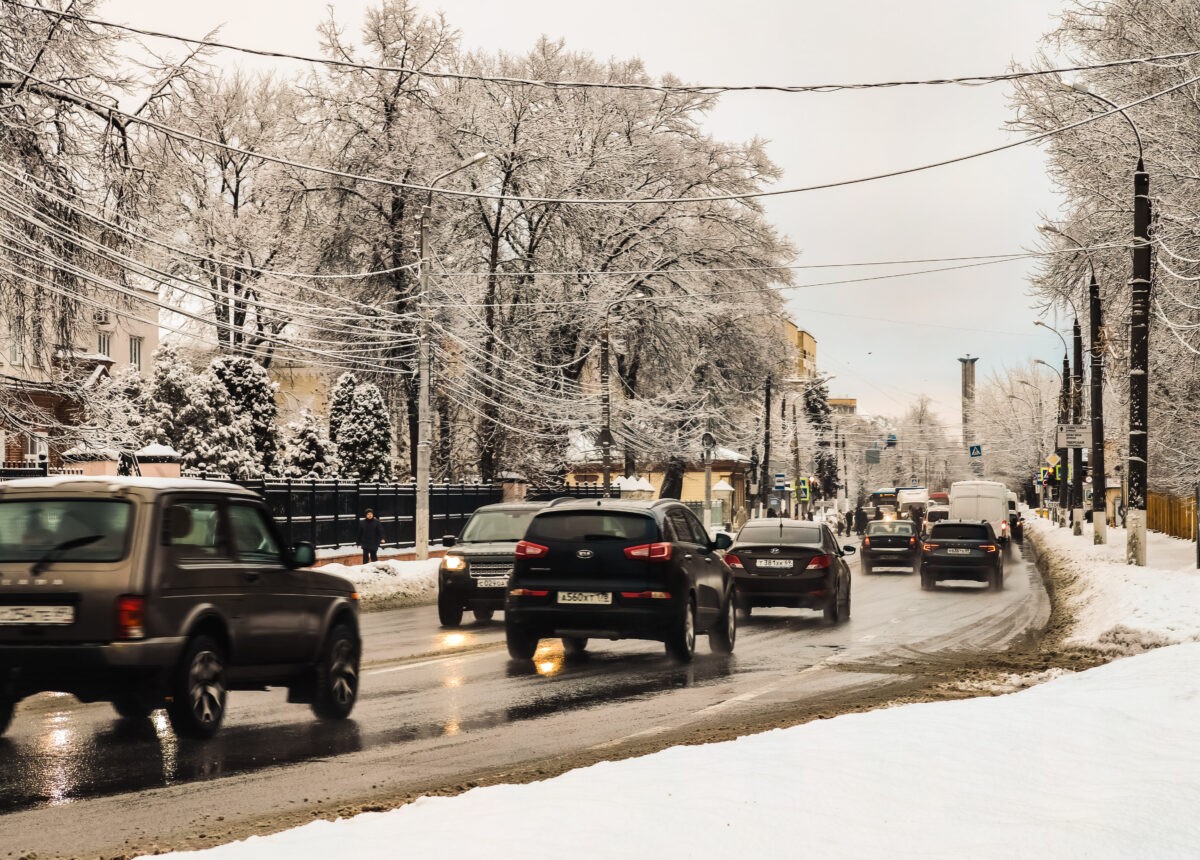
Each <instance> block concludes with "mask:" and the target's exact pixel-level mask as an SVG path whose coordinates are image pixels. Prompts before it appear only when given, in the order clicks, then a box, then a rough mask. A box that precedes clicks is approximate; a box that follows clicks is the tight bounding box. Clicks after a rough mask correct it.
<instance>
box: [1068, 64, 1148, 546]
mask: <svg viewBox="0 0 1200 860" xmlns="http://www.w3.org/2000/svg"><path fill="white" fill-rule="evenodd" d="M1071 89H1072V90H1073V91H1074V92H1077V93H1082V94H1083V95H1087V96H1091V97H1092V98H1094V99H1096V100H1097V101H1099V102H1102V103H1104V104H1105V105H1107V106H1108V107H1109V108H1111V109H1112V110H1115V111H1117V112H1118V113H1119V114H1121V116H1122V117H1124V118H1125V121H1126V122H1127V123H1129V127H1130V128H1131V129H1132V130H1133V136H1134V138H1135V139H1136V140H1137V146H1138V160H1137V167H1136V168H1135V169H1134V172H1133V273H1132V276H1131V277H1130V279H1129V288H1130V306H1129V322H1130V325H1129V467H1128V469H1127V474H1128V476H1129V477H1128V481H1129V502H1128V507H1127V508H1126V515H1125V516H1126V532H1125V535H1126V542H1125V561H1126V563H1128V564H1135V565H1138V566H1140V567H1144V566H1145V564H1146V490H1147V486H1146V463H1147V459H1148V456H1149V448H1148V433H1149V429H1150V428H1149V427H1148V426H1147V425H1148V420H1149V407H1150V402H1149V401H1150V386H1149V376H1150V289H1151V286H1152V284H1151V259H1150V253H1151V248H1150V174H1149V173H1148V172H1146V159H1145V150H1144V149H1143V147H1142V135H1141V132H1139V131H1138V127H1137V124H1136V123H1135V122H1134V121H1133V120H1132V119H1130V117H1129V114H1127V113H1126V112H1125V111H1124V110H1122V109H1121V108H1120V107H1119V106H1118V105H1117V104H1115V103H1113V102H1111V101H1109V100H1108V99H1106V98H1105V97H1104V96H1101V95H1097V94H1096V93H1094V92H1092V91H1091V90H1089V89H1087V88H1086V87H1084V86H1081V85H1079V84H1074V85H1071Z"/></svg>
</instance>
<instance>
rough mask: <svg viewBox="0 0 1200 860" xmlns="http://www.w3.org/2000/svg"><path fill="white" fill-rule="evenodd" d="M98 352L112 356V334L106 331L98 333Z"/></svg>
mask: <svg viewBox="0 0 1200 860" xmlns="http://www.w3.org/2000/svg"><path fill="white" fill-rule="evenodd" d="M96 352H98V353H100V354H101V355H107V356H109V357H110V358H111V357H112V335H111V334H109V333H108V332H106V331H102V332H97V333H96Z"/></svg>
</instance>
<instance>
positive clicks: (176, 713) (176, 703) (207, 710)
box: [167, 636, 227, 739]
mask: <svg viewBox="0 0 1200 860" xmlns="http://www.w3.org/2000/svg"><path fill="white" fill-rule="evenodd" d="M226 692H227V687H226V685H225V653H224V650H223V649H222V648H221V645H220V644H219V643H218V642H217V640H215V639H213V638H212V637H211V636H197V637H196V638H195V639H193V640H192V641H191V643H190V644H189V645H188V647H187V650H186V651H184V653H183V660H182V661H181V662H180V664H179V668H178V669H176V670H175V678H174V681H173V683H172V684H171V693H172V695H171V701H170V702H168V703H167V716H168V717H170V718H171V727H172V728H174V729H175V734H177V735H179V736H181V737H187V738H201V739H204V738H211V737H212V736H213V735H215V734H216V733H217V729H219V728H221V720H222V719H224V717H225V695H226Z"/></svg>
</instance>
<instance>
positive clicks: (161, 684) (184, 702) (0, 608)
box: [0, 477, 362, 738]
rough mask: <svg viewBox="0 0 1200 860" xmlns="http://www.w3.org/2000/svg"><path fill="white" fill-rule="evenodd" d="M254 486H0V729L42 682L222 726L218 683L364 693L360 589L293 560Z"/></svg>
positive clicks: (338, 700)
mask: <svg viewBox="0 0 1200 860" xmlns="http://www.w3.org/2000/svg"><path fill="white" fill-rule="evenodd" d="M313 561H314V553H313V548H312V546H311V545H309V544H297V545H296V546H294V547H291V548H286V547H284V545H283V542H282V540H281V539H280V535H279V532H278V530H277V529H276V526H275V523H274V521H272V519H271V517H270V516H269V515H268V513H267V510H266V508H265V507H264V506H263V503H262V500H261V499H260V498H259V497H258V496H257V495H256V494H254V493H252V492H250V491H249V490H246V489H243V488H242V487H238V486H235V485H233V484H223V483H216V482H211V481H189V480H183V479H151V478H74V477H71V478H39V479H32V480H23V481H10V482H7V483H3V484H0V731H3V730H4V729H5V728H7V727H8V724H9V721H10V720H11V719H12V714H13V709H14V706H15V705H16V703H17V702H19V701H21V699H23V698H25V697H27V696H31V695H34V694H35V693H41V692H45V691H55V692H63V693H71V694H73V695H75V696H76V697H77V698H79V699H80V700H81V701H84V702H94V701H108V702H111V703H112V704H113V706H114V707H115V708H116V711H117V713H118V714H120V715H121V716H122V717H126V718H130V719H139V718H145V717H146V716H148V715H149V714H150V712H151V711H153V710H154V709H156V708H159V707H163V706H165V707H166V709H167V715H168V716H169V717H170V720H171V724H172V726H174V728H175V731H176V733H177V734H179V735H184V736H191V737H200V738H207V737H211V736H212V735H214V734H215V733H216V732H217V730H218V728H220V725H221V720H222V718H223V717H224V715H225V700H226V691H227V690H231V689H242V690H262V689H266V687H267V686H284V687H287V688H288V701H289V702H302V703H307V704H311V706H312V709H313V711H314V712H315V713H316V714H317V716H319V717H323V718H335V719H342V718H345V717H348V716H349V715H350V711H351V709H352V708H353V707H354V703H355V700H356V698H357V696H358V666H359V655H360V654H361V652H362V646H361V642H360V640H359V631H358V595H357V594H356V593H355V591H354V586H353V584H352V583H350V582H349V581H348V580H347V579H345V578H344V577H340V576H334V575H332V574H327V573H321V572H318V571H314V570H301V569H300V568H302V567H305V566H307V565H310V564H312V563H313Z"/></svg>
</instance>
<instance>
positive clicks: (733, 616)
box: [725, 603, 737, 645]
mask: <svg viewBox="0 0 1200 860" xmlns="http://www.w3.org/2000/svg"><path fill="white" fill-rule="evenodd" d="M725 615H726V616H727V617H726V619H725V626H726V627H727V628H728V631H729V644H731V645H732V644H733V640H734V637H735V636H737V613H736V612H734V611H733V604H732V603H730V604H729V609H728V611H727V612H726V613H725Z"/></svg>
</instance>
